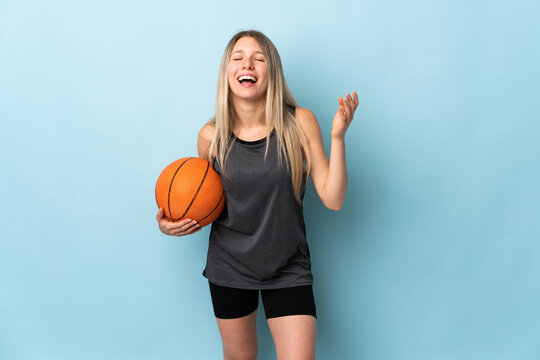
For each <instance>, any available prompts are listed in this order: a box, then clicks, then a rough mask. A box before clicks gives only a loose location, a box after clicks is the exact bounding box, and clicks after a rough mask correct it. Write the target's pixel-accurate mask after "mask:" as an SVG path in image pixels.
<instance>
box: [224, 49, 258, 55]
mask: <svg viewBox="0 0 540 360" xmlns="http://www.w3.org/2000/svg"><path fill="white" fill-rule="evenodd" d="M237 52H244V50H236V51H233V52H232V53H231V55H233V54H235V53H237ZM255 54H262V55H264V53H263V52H262V51H258V50H257V51H255Z"/></svg>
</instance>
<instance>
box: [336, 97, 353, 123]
mask: <svg viewBox="0 0 540 360" xmlns="http://www.w3.org/2000/svg"><path fill="white" fill-rule="evenodd" d="M338 102H339V113H340V115H341V118H342V120H344V121H346V122H350V121H352V119H353V116H354V112H355V110H356V108H357V107H358V94H357V93H356V91H353V95H352V96H351V95H350V94H349V93H347V95H346V96H345V100H343V98H342V97H341V96H340V97H339V98H338Z"/></svg>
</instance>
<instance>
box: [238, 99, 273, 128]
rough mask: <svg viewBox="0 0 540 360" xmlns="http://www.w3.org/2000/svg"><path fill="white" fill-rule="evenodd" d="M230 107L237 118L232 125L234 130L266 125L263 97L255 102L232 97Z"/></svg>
mask: <svg viewBox="0 0 540 360" xmlns="http://www.w3.org/2000/svg"><path fill="white" fill-rule="evenodd" d="M232 106H233V108H234V112H235V113H236V117H237V119H236V122H235V124H234V127H235V128H236V129H238V128H244V129H246V128H256V127H260V126H265V125H266V116H265V106H266V100H265V98H264V97H263V98H261V99H257V100H245V99H239V98H234V97H233V99H232Z"/></svg>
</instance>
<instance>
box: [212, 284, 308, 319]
mask: <svg viewBox="0 0 540 360" xmlns="http://www.w3.org/2000/svg"><path fill="white" fill-rule="evenodd" d="M208 283H209V284H210V295H211V296H212V305H213V306H214V315H215V316H216V317H217V318H220V319H236V318H240V317H243V316H246V315H249V314H251V313H252V312H253V311H255V310H256V309H257V306H258V305H259V291H260V292H261V298H262V302H263V306H264V312H265V314H266V318H267V319H270V318H275V317H279V316H287V315H312V316H314V317H315V318H317V313H316V309H315V299H314V297H313V289H312V286H311V285H304V286H295V287H289V288H282V289H268V290H246V289H235V288H230V287H225V286H220V285H216V284H214V283H212V282H210V281H209V282H208Z"/></svg>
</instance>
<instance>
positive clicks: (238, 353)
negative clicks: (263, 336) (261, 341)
mask: <svg viewBox="0 0 540 360" xmlns="http://www.w3.org/2000/svg"><path fill="white" fill-rule="evenodd" d="M223 359H224V360H256V359H257V348H243V349H223Z"/></svg>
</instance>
